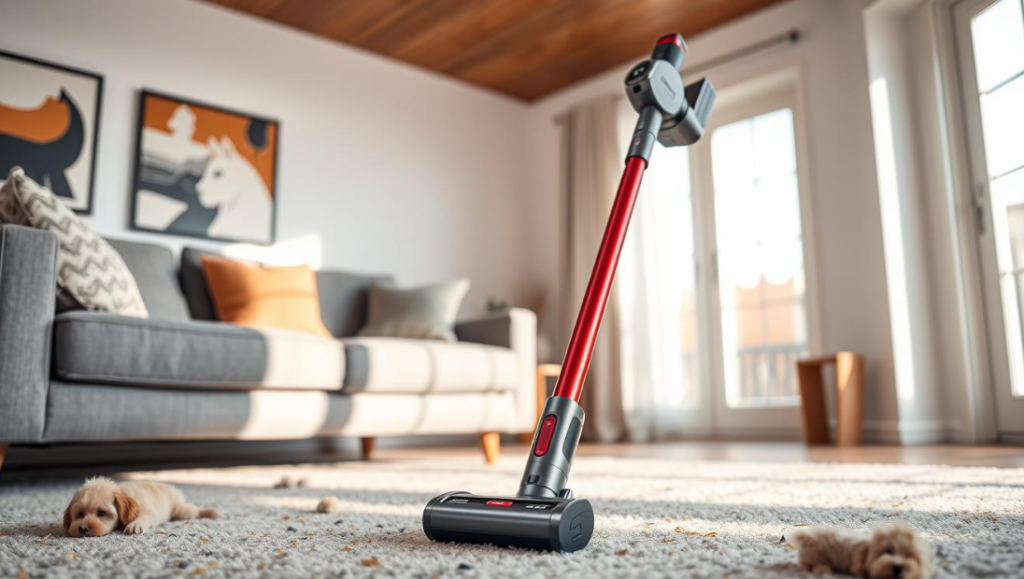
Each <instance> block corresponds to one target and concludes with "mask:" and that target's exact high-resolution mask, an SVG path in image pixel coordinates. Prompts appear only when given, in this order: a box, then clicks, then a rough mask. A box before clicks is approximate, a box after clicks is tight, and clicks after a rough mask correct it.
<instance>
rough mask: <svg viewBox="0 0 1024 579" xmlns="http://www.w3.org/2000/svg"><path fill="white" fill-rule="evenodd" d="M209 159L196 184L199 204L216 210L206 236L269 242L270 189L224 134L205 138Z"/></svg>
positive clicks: (271, 209)
mask: <svg viewBox="0 0 1024 579" xmlns="http://www.w3.org/2000/svg"><path fill="white" fill-rule="evenodd" d="M207 146H208V148H209V149H210V159H209V161H208V162H207V164H206V168H205V169H204V170H203V176H202V178H201V179H199V182H198V183H196V192H197V193H198V194H199V203H200V204H202V205H203V206H204V207H206V208H208V209H214V208H216V210H217V216H216V217H214V219H213V222H212V223H210V228H209V230H208V232H207V233H208V234H209V236H210V237H214V238H220V239H232V240H241V241H254V242H262V243H266V242H269V241H270V239H271V231H270V227H271V222H272V212H273V206H272V203H271V198H270V192H269V191H268V190H267V186H266V184H265V183H264V182H263V179H262V178H260V175H259V173H258V172H257V171H256V169H255V167H253V166H252V163H250V162H249V160H248V159H246V158H245V157H243V156H242V155H240V154H239V153H238V151H237V150H236V149H235V145H234V143H232V142H231V139H229V138H228V137H221V138H220V140H218V139H216V138H214V137H210V139H209V140H208V141H207Z"/></svg>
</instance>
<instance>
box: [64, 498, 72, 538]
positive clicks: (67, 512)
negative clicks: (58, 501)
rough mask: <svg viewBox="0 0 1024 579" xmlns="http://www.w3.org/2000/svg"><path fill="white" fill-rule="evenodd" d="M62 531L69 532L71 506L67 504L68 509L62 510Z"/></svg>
mask: <svg viewBox="0 0 1024 579" xmlns="http://www.w3.org/2000/svg"><path fill="white" fill-rule="evenodd" d="M64 531H65V532H68V533H70V532H71V504H68V508H66V509H64Z"/></svg>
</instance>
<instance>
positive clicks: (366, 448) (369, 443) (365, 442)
mask: <svg viewBox="0 0 1024 579" xmlns="http://www.w3.org/2000/svg"><path fill="white" fill-rule="evenodd" d="M359 442H360V443H362V447H363V454H362V458H363V460H370V459H371V458H373V446H374V444H376V442H377V439H376V438H374V437H372V436H365V437H363V438H361V439H359Z"/></svg>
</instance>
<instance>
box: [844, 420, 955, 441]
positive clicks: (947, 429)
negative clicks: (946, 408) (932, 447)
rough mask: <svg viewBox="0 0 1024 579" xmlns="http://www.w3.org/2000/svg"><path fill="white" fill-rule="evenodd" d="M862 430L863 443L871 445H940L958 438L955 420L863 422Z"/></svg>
mask: <svg viewBox="0 0 1024 579" xmlns="http://www.w3.org/2000/svg"><path fill="white" fill-rule="evenodd" d="M863 429H864V442H868V443H873V444H903V445H909V446H913V445H920V444H941V443H947V442H956V441H958V440H959V436H960V423H959V421H956V420H865V421H864V426H863Z"/></svg>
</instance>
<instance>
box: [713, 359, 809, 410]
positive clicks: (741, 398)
mask: <svg viewBox="0 0 1024 579" xmlns="http://www.w3.org/2000/svg"><path fill="white" fill-rule="evenodd" d="M806 355H807V344H777V345H769V346H753V347H743V348H739V349H737V351H736V364H737V365H738V373H737V374H738V383H737V385H736V391H735V394H736V396H735V397H730V405H732V406H793V405H797V404H799V403H800V389H799V386H798V385H797V381H796V362H797V360H799V359H800V358H802V357H805V356H806Z"/></svg>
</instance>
